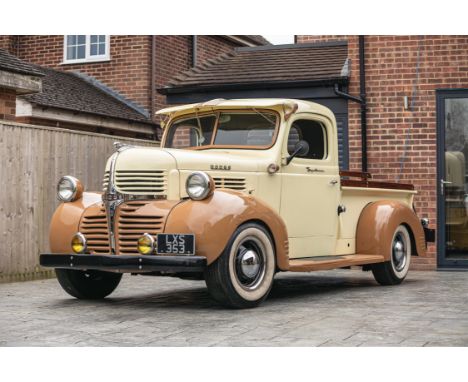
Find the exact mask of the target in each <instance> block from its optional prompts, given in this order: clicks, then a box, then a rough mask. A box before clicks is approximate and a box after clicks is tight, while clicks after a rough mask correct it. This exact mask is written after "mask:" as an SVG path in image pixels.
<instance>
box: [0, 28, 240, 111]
mask: <svg viewBox="0 0 468 382" xmlns="http://www.w3.org/2000/svg"><path fill="white" fill-rule="evenodd" d="M152 38H153V37H152V36H111V38H110V49H111V50H110V56H111V60H110V61H107V62H97V63H82V64H65V65H63V64H62V61H63V36H62V35H41V36H33V35H29V36H0V48H4V49H8V50H10V51H11V52H12V53H14V54H16V55H17V56H18V57H19V58H21V59H23V60H25V61H28V62H31V63H34V64H38V65H42V66H47V67H52V68H54V69H58V70H73V71H80V72H83V73H85V74H87V75H90V76H92V77H95V78H96V79H98V80H99V81H101V82H102V83H104V84H105V85H107V86H109V87H110V88H112V89H114V90H116V91H118V92H119V93H120V94H122V95H123V96H125V97H126V98H128V99H129V100H131V101H133V102H135V103H137V104H138V105H140V106H142V107H144V108H145V109H147V110H148V111H151V49H152ZM236 46H238V45H237V44H236V43H234V42H232V41H229V40H227V39H223V38H222V37H219V36H198V44H197V54H198V63H202V62H203V61H205V60H207V59H208V58H214V57H216V56H218V55H220V54H222V53H225V52H228V51H230V50H232V49H234V48H235V47H236ZM155 59H156V76H155V81H154V86H155V88H160V87H163V86H164V85H165V84H166V83H167V82H168V80H169V79H170V78H171V77H174V76H175V75H177V74H178V73H180V72H181V71H185V70H188V69H190V67H191V65H192V36H174V35H171V36H156V52H155ZM155 93H156V94H155V102H154V107H155V110H158V109H160V108H162V107H165V106H167V105H166V99H165V96H162V95H160V94H158V93H157V92H155Z"/></svg>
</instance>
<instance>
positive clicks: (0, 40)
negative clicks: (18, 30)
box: [0, 35, 18, 54]
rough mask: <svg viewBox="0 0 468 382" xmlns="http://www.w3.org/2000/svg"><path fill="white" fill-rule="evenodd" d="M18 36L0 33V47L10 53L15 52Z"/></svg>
mask: <svg viewBox="0 0 468 382" xmlns="http://www.w3.org/2000/svg"><path fill="white" fill-rule="evenodd" d="M17 42H18V36H10V35H0V49H5V50H7V51H8V52H10V53H12V54H17V48H18V45H17Z"/></svg>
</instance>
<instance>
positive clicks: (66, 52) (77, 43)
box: [63, 35, 110, 64]
mask: <svg viewBox="0 0 468 382" xmlns="http://www.w3.org/2000/svg"><path fill="white" fill-rule="evenodd" d="M63 45H64V49H63V63H64V64H76V63H85V62H97V61H107V60H109V59H110V55H109V36H108V35H66V36H64V43H63Z"/></svg>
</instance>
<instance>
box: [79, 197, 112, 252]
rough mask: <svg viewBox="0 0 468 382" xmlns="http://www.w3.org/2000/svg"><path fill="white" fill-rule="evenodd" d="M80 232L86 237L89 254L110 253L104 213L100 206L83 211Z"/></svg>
mask: <svg viewBox="0 0 468 382" xmlns="http://www.w3.org/2000/svg"><path fill="white" fill-rule="evenodd" d="M80 232H81V233H82V234H83V235H84V236H85V237H86V241H87V244H88V251H89V252H90V253H96V254H103V253H110V246H109V236H108V230H107V218H106V211H105V209H104V206H103V205H102V204H101V205H94V206H91V207H89V208H87V209H86V210H85V212H84V215H83V218H82V220H81V224H80Z"/></svg>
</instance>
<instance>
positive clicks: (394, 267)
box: [372, 225, 411, 285]
mask: <svg viewBox="0 0 468 382" xmlns="http://www.w3.org/2000/svg"><path fill="white" fill-rule="evenodd" d="M410 261H411V237H410V234H409V232H408V228H406V227H405V226H404V225H399V226H398V227H397V228H396V230H395V233H394V234H393V239H392V244H391V248H390V261H387V262H385V263H379V264H374V265H372V273H373V274H374V278H375V280H376V281H377V282H378V283H379V284H381V285H396V284H400V283H401V282H402V281H403V280H404V279H405V277H406V275H407V274H408V270H409V266H410Z"/></svg>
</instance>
